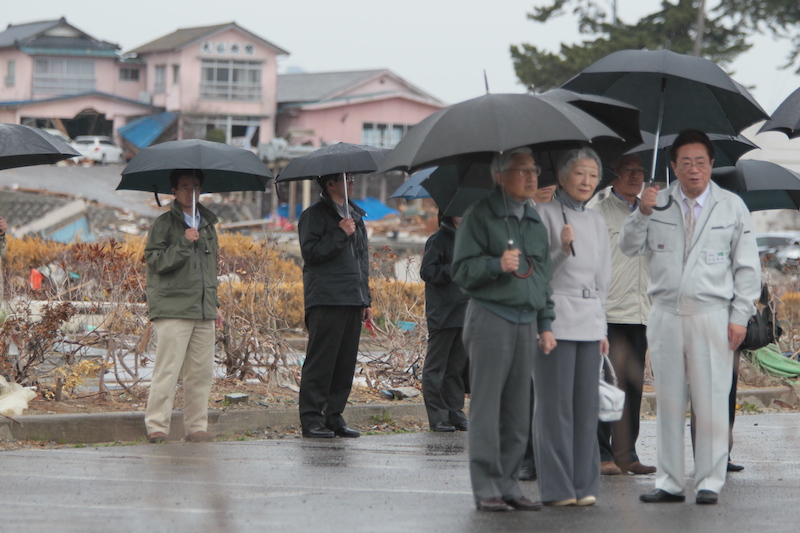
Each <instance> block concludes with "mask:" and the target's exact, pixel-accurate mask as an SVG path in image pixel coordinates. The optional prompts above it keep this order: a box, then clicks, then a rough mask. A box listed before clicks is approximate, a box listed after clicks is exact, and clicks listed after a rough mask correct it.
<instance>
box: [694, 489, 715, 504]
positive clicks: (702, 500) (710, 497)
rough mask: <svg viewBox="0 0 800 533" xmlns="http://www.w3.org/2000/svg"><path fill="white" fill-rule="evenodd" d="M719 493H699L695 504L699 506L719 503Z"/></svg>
mask: <svg viewBox="0 0 800 533" xmlns="http://www.w3.org/2000/svg"><path fill="white" fill-rule="evenodd" d="M717 499H718V496H717V493H716V492H713V491H710V490H701V491H699V492H698V493H697V498H695V500H694V502H695V503H699V504H706V505H707V504H713V503H717Z"/></svg>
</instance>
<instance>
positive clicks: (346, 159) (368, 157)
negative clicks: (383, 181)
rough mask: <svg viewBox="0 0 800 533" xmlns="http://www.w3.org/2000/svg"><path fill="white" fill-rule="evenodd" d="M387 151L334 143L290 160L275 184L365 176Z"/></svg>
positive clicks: (375, 169)
mask: <svg viewBox="0 0 800 533" xmlns="http://www.w3.org/2000/svg"><path fill="white" fill-rule="evenodd" d="M389 152H391V150H389V149H387V148H376V147H374V146H364V145H361V144H349V143H338V144H332V145H330V146H325V147H324V148H320V149H319V150H314V151H313V152H311V153H310V154H306V155H304V156H301V157H298V158H296V159H292V161H291V162H290V163H289V164H288V165H286V168H284V169H283V171H281V173H280V174H279V175H278V179H276V180H275V183H276V184H277V183H280V182H284V181H296V180H307V179H313V178H319V177H320V176H325V175H328V174H347V173H353V174H369V173H373V172H375V171H377V170H378V166H379V165H380V164H381V163H382V162H383V160H384V159H385V158H386V156H387V155H388V154H389ZM348 202H349V199H348V198H347V186H346V185H345V187H344V209H345V218H350V208H349V206H348Z"/></svg>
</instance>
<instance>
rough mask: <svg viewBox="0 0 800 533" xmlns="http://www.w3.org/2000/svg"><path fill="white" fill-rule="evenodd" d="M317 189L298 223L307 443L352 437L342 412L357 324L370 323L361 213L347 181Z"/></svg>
mask: <svg viewBox="0 0 800 533" xmlns="http://www.w3.org/2000/svg"><path fill="white" fill-rule="evenodd" d="M318 183H319V185H320V187H322V194H321V195H320V201H319V202H317V203H316V204H314V205H312V206H311V207H309V208H308V209H306V210H305V211H304V212H303V214H302V215H300V220H299V222H298V226H297V228H298V233H299V236H300V249H301V253H302V255H303V261H304V264H303V286H304V297H305V311H306V316H305V321H306V327H307V328H308V346H307V348H306V359H305V361H304V363H303V375H302V379H301V382H300V424H301V426H302V431H303V436H304V437H307V438H331V437H335V436H339V437H358V436H359V435H360V433H359V432H358V431H356V430H353V429H350V428H348V427H347V425H346V423H345V421H344V418H343V417H342V412H343V411H344V408H345V406H346V405H347V398H348V397H349V396H350V389H351V387H352V384H353V373H354V371H355V366H356V355H357V354H358V341H359V337H360V335H361V322H362V320H363V321H365V322H366V321H369V320H371V319H372V309H371V308H370V304H371V302H372V299H371V297H370V292H369V245H368V242H367V230H366V227H365V226H364V221H363V219H362V217H363V216H364V212H363V211H362V210H361V209H360V208H359V207H358V206H356V205H355V204H353V203H350V202H349V201H348V200H347V198H349V197H350V196H351V195H352V187H353V178H352V177H350V176H349V175H348V176H346V175H344V174H329V175H325V176H322V177H320V178H319V179H318ZM345 187H347V188H348V190H345Z"/></svg>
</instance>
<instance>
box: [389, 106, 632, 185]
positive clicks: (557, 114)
mask: <svg viewBox="0 0 800 533" xmlns="http://www.w3.org/2000/svg"><path fill="white" fill-rule="evenodd" d="M638 140H639V139H638V138H637V139H636V140H635V141H633V142H632V143H630V146H633V145H635V144H637V142H638ZM599 142H602V143H604V145H605V146H616V147H617V148H618V149H619V150H620V151H619V153H620V154H621V153H622V152H624V149H625V148H626V147H630V146H628V145H626V143H625V140H624V139H623V138H622V137H621V136H620V135H619V134H617V133H616V132H615V131H614V130H613V129H611V128H610V127H609V126H607V125H605V124H603V123H602V122H601V121H599V120H598V119H596V118H594V117H592V116H591V115H589V114H588V113H586V112H585V111H582V110H580V109H578V108H577V107H575V106H573V105H571V104H568V103H565V102H561V101H558V100H556V99H555V98H544V97H542V96H534V95H529V94H487V95H485V96H480V97H478V98H473V99H472V100H467V101H465V102H461V103H458V104H454V105H451V106H450V107H446V108H444V109H441V110H439V111H437V112H436V113H434V114H432V115H430V116H429V117H427V118H425V119H424V120H423V121H422V122H420V123H419V124H417V125H416V126H414V128H413V129H411V130H410V131H409V132H408V134H406V136H405V137H404V138H403V140H402V141H400V143H399V144H398V145H397V146H396V147H395V149H394V150H393V151H392V153H391V154H389V157H387V158H386V160H385V161H384V162H383V164H382V165H381V167H380V169H379V170H380V171H388V170H394V169H397V170H405V171H415V170H417V169H420V168H424V167H428V166H434V165H447V164H457V165H465V164H469V163H470V162H471V161H474V160H476V158H477V159H480V160H484V161H485V160H487V159H489V160H490V159H491V157H492V156H493V155H494V154H496V153H500V152H504V151H506V150H511V149H513V148H518V147H520V146H530V147H532V148H533V149H534V150H536V151H542V150H548V149H559V148H569V147H571V146H576V145H577V144H579V143H590V144H594V143H599Z"/></svg>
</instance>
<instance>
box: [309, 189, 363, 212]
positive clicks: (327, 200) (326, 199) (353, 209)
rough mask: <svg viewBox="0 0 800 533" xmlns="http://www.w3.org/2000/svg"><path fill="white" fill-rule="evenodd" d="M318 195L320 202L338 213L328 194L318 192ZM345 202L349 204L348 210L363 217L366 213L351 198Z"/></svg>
mask: <svg viewBox="0 0 800 533" xmlns="http://www.w3.org/2000/svg"><path fill="white" fill-rule="evenodd" d="M319 197H320V202H322V203H323V204H324V205H326V206H327V207H328V208H329V209H330V210H332V211H333V212H334V213H336V214H337V215H338V214H339V213H338V212H337V211H336V205H334V203H333V200H332V199H331V197H330V196H328V195H327V194H322V193H320V195H319ZM347 204H348V205H349V206H350V211H351V212H355V213H357V214H358V216H359V217H364V216H365V215H366V214H367V213H366V211H364V210H363V209H361V208H360V207H358V206H357V205H356V204H355V203H353V201H352V200H350V199H348V201H347Z"/></svg>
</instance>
